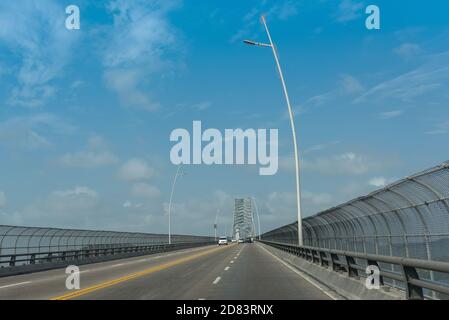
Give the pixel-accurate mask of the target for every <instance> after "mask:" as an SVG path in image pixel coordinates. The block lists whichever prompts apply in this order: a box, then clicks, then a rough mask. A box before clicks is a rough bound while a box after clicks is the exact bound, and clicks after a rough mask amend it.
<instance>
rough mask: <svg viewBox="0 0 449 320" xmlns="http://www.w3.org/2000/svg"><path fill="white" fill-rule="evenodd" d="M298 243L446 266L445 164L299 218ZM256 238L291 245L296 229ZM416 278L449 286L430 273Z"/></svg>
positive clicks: (448, 194)
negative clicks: (300, 225) (421, 277)
mask: <svg viewBox="0 0 449 320" xmlns="http://www.w3.org/2000/svg"><path fill="white" fill-rule="evenodd" d="M303 237H304V245H306V246H311V247H319V248H328V249H336V250H346V251H355V252H364V253H370V254H379V255H388V256H397V257H409V258H418V259H425V260H433V261H449V162H445V163H443V164H441V165H439V166H436V167H434V168H431V169H428V170H425V171H423V172H420V173H418V174H415V175H413V176H410V177H406V178H404V179H402V180H399V181H397V182H395V183H393V184H390V185H388V186H386V187H385V188H382V189H380V190H377V191H374V192H372V193H370V194H369V195H367V196H363V197H359V198H356V199H353V200H351V201H349V202H347V203H344V204H341V205H339V206H336V207H333V208H330V209H328V210H325V211H323V212H320V213H317V214H315V215H313V216H311V217H307V218H304V219H303ZM262 238H263V239H264V240H268V241H276V242H282V243H289V244H297V223H296V222H295V223H292V224H290V225H286V226H283V227H280V228H277V229H275V230H272V231H269V232H267V233H265V234H263V235H262ZM381 267H384V268H387V269H392V270H393V269H394V267H392V266H388V265H384V266H381ZM395 271H397V270H395ZM422 276H424V277H428V278H430V279H431V280H434V281H444V282H448V281H449V279H447V275H442V274H438V273H435V272H430V273H429V274H423V275H422Z"/></svg>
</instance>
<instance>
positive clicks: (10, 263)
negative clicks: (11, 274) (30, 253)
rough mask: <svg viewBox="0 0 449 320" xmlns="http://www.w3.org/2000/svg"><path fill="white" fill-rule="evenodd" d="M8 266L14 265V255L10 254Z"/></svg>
mask: <svg viewBox="0 0 449 320" xmlns="http://www.w3.org/2000/svg"><path fill="white" fill-rule="evenodd" d="M9 266H10V267H15V266H16V256H15V255H12V256H11V259H10V260H9Z"/></svg>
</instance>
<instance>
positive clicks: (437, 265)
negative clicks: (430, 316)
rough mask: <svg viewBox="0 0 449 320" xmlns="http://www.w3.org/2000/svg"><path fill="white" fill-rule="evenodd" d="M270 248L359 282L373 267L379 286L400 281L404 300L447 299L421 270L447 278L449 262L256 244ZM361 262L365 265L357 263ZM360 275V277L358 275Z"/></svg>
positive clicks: (448, 289) (448, 290)
mask: <svg viewBox="0 0 449 320" xmlns="http://www.w3.org/2000/svg"><path fill="white" fill-rule="evenodd" d="M258 241H260V242H261V243H265V244H267V245H270V246H272V247H275V248H278V249H280V250H283V251H286V252H288V253H290V254H293V255H296V256H298V257H301V258H303V259H306V260H308V261H310V262H312V263H315V264H318V265H320V266H322V267H327V268H331V270H333V271H336V272H344V273H346V275H347V276H348V277H351V278H358V277H360V276H361V275H363V273H365V270H366V267H367V266H376V267H378V268H379V270H380V279H379V280H380V284H381V285H385V282H384V279H385V278H387V279H391V280H395V281H400V282H403V283H404V284H405V295H406V299H420V300H422V299H424V298H425V295H424V289H428V290H432V291H435V292H438V293H442V294H446V295H449V285H447V284H444V283H440V282H435V281H431V280H426V279H421V278H420V276H419V271H420V270H426V271H435V272H442V273H446V274H449V262H440V261H428V260H423V259H413V258H400V257H391V256H384V255H376V254H366V253H360V252H350V251H342V250H333V249H325V248H317V247H309V246H301V247H300V246H297V245H292V244H286V243H280V242H273V241H266V240H258ZM357 260H359V261H360V260H362V261H364V262H365V263H364V264H361V263H358V262H357ZM381 263H387V264H393V265H396V266H399V267H400V270H401V272H400V273H397V272H392V271H387V270H383V269H382V268H381V266H380V264H381ZM359 271H362V273H359Z"/></svg>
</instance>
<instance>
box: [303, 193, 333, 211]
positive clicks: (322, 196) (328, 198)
mask: <svg viewBox="0 0 449 320" xmlns="http://www.w3.org/2000/svg"><path fill="white" fill-rule="evenodd" d="M301 196H302V199H304V201H309V202H311V203H312V204H314V205H317V206H320V207H322V206H328V205H330V204H331V203H333V201H334V197H333V196H332V195H331V194H329V193H313V192H310V191H307V190H306V191H304V192H302V193H301Z"/></svg>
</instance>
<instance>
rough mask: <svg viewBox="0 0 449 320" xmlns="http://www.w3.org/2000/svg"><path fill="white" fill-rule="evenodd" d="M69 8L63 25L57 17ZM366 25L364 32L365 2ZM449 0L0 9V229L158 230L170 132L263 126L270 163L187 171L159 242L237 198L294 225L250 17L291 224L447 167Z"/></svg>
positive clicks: (120, 1) (199, 229)
mask: <svg viewBox="0 0 449 320" xmlns="http://www.w3.org/2000/svg"><path fill="white" fill-rule="evenodd" d="M70 4H75V5H77V6H79V8H80V10H81V29H80V30H75V31H69V30H66V29H65V27H64V22H65V18H66V15H65V7H66V6H68V5H70ZM369 4H376V5H378V6H379V7H380V10H381V29H380V30H367V29H366V28H365V19H366V16H367V15H366V14H365V8H366V6H367V5H369ZM447 12H449V4H448V3H447V1H443V0H440V1H438V0H435V1H432V5H431V6H430V5H428V4H426V3H425V2H424V1H380V0H378V1H374V2H369V3H368V2H367V1H357V0H342V1H330V0H329V1H326V0H322V1H288V0H286V1H244V2H243V1H212V0H210V1H180V0H179V1H178V0H164V1H151V0H147V1H139V0H126V1H124V0H110V1H87V0H76V1H75V0H71V1H56V0H39V1H32V0H20V1H14V2H12V1H8V2H5V1H3V2H2V3H1V4H0V102H1V104H0V223H1V224H18V225H32V226H53V227H68V228H89V229H112V230H123V231H145V232H166V231H167V216H166V214H167V207H168V198H169V195H170V187H171V180H172V179H173V175H174V173H175V171H176V167H174V166H173V165H172V164H171V163H170V159H169V152H170V148H171V146H172V143H170V141H169V135H170V132H171V131H172V130H173V129H176V128H187V129H190V128H191V126H192V121H193V120H201V121H202V122H203V126H205V127H208V128H218V129H220V130H224V129H225V128H238V127H241V128H267V129H269V128H277V129H279V135H280V141H279V154H280V170H279V172H278V174H276V175H275V176H259V175H258V167H257V166H210V167H208V166H188V167H185V169H184V170H185V171H186V173H187V174H186V175H185V176H182V177H181V178H180V180H179V181H178V185H177V188H176V193H175V198H174V207H173V230H174V232H176V233H200V234H211V233H212V232H213V229H212V225H213V222H214V219H215V213H216V211H217V210H218V209H220V210H221V211H220V218H219V228H220V232H223V231H224V228H225V225H228V229H230V226H231V222H232V201H233V198H234V197H236V196H244V195H254V197H255V198H256V200H257V202H258V207H259V210H260V214H261V220H262V228H263V229H264V230H269V229H271V228H273V227H276V226H279V225H282V224H285V223H289V222H292V221H294V219H295V213H294V208H295V198H294V186H295V185H294V171H293V162H292V145H291V133H290V127H289V122H288V117H287V113H286V106H285V103H284V100H283V96H282V91H281V87H280V83H279V79H278V77H277V74H276V70H275V65H274V61H273V57H272V54H271V52H270V50H269V49H267V48H256V47H248V46H244V45H243V44H242V40H243V39H245V38H250V39H254V40H261V41H266V36H265V34H264V30H263V28H262V26H261V24H260V22H259V17H260V15H261V14H266V15H267V20H268V23H269V26H270V28H271V32H272V36H273V38H274V41H275V43H276V45H277V47H278V51H279V54H280V58H281V64H282V65H283V68H284V73H285V77H286V81H287V85H288V87H289V91H290V95H291V100H292V103H293V106H294V110H295V114H296V122H297V126H298V131H299V132H298V134H299V143H300V150H301V157H302V163H303V171H302V178H303V180H302V190H303V204H304V205H303V209H304V213H305V215H306V216H307V215H311V214H313V213H316V212H318V211H319V210H323V209H326V208H328V207H330V206H333V205H336V204H339V203H341V202H343V201H346V200H349V199H351V198H353V197H355V196H359V195H363V194H365V193H367V192H370V191H372V190H375V189H376V188H379V187H381V186H383V185H384V184H386V183H389V182H391V181H394V180H396V179H399V178H402V177H404V176H406V175H409V174H412V173H414V172H416V171H420V170H423V169H426V168H428V167H431V166H434V165H437V164H439V163H441V162H444V161H446V160H448V156H447V147H445V146H446V144H445V142H446V141H447V137H448V133H449V108H448V102H449V90H448V88H449V45H448V44H449V41H448V40H449V21H448V19H447Z"/></svg>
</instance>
